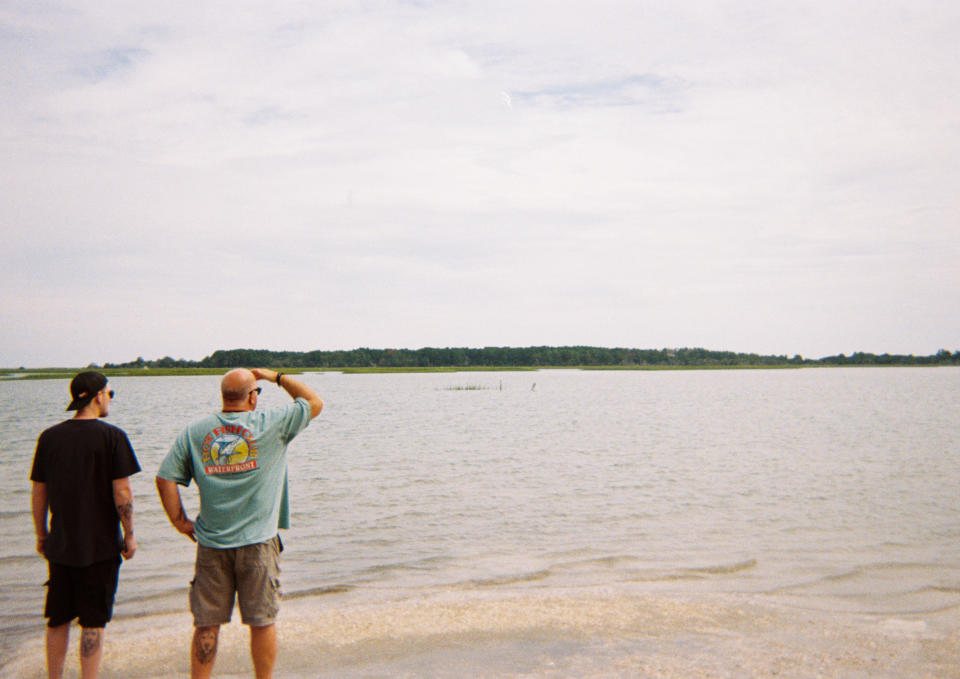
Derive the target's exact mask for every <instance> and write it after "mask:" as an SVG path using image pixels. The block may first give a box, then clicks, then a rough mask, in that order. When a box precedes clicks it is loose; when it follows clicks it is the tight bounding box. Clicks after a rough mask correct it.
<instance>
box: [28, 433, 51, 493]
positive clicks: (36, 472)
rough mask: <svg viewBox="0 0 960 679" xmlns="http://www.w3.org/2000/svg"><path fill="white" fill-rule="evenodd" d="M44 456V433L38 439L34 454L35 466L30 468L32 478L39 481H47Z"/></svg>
mask: <svg viewBox="0 0 960 679" xmlns="http://www.w3.org/2000/svg"><path fill="white" fill-rule="evenodd" d="M42 456H43V434H40V438H39V439H37V450H36V452H34V454H33V468H32V469H31V470H30V480H31V481H36V482H37V483H46V482H47V477H46V474H45V473H44V465H43V462H42V461H41V457H42Z"/></svg>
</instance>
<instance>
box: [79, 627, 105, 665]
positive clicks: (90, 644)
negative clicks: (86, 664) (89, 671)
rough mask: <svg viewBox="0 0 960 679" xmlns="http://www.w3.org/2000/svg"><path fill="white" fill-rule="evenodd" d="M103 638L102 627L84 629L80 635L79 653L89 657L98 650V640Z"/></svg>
mask: <svg viewBox="0 0 960 679" xmlns="http://www.w3.org/2000/svg"><path fill="white" fill-rule="evenodd" d="M102 638H103V630H102V629H84V630H83V633H82V634H81V635H80V655H82V656H83V657H84V658H89V657H90V656H92V655H95V654H96V652H97V651H99V650H100V641H101V639H102Z"/></svg>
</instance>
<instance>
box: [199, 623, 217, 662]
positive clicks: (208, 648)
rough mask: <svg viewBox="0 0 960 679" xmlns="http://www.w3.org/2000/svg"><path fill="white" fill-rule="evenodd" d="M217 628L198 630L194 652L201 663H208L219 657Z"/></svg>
mask: <svg viewBox="0 0 960 679" xmlns="http://www.w3.org/2000/svg"><path fill="white" fill-rule="evenodd" d="M217 636H218V635H217V630H197V633H196V635H195V636H194V641H193V653H194V655H195V656H196V658H197V661H198V662H199V663H200V664H201V665H208V664H210V663H212V662H213V659H214V658H215V657H217Z"/></svg>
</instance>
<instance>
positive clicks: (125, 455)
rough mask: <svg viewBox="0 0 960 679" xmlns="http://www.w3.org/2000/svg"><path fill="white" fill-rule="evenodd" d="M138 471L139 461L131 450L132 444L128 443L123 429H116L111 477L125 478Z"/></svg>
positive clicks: (128, 440)
mask: <svg viewBox="0 0 960 679" xmlns="http://www.w3.org/2000/svg"><path fill="white" fill-rule="evenodd" d="M138 471H140V463H139V462H138V461H137V456H136V455H135V454H134V452H133V446H131V445H130V439H129V438H127V435H126V433H125V432H124V431H123V430H121V429H117V430H116V439H115V441H114V447H113V478H115V479H122V478H126V477H127V476H133V475H134V474H136V473H137V472H138Z"/></svg>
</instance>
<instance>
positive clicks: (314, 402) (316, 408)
mask: <svg viewBox="0 0 960 679" xmlns="http://www.w3.org/2000/svg"><path fill="white" fill-rule="evenodd" d="M250 372H252V373H253V376H254V377H255V378H257V379H258V380H266V381H267V382H276V383H277V384H278V385H279V386H281V387H283V390H284V391H286V392H287V393H288V394H290V398H305V399H306V400H307V403H309V404H310V418H311V419H313V418H314V417H316V416H317V415H319V414H320V411H321V410H323V399H321V398H320V395H319V394H318V393H317V392H315V391H314V390H313V388H312V387H308V386H307V385H306V384H304V383H303V382H301V381H300V380H298V379H296V378H294V377H293V376H291V375H288V374H286V373H278V372H277V371H276V370H270V369H269V368H254V369H253V370H251V371H250Z"/></svg>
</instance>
